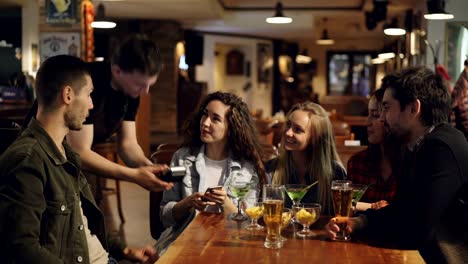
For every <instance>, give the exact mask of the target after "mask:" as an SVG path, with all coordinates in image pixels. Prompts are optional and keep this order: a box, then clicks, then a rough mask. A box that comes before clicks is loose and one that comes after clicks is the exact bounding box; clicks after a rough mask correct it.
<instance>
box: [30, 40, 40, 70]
mask: <svg viewBox="0 0 468 264" xmlns="http://www.w3.org/2000/svg"><path fill="white" fill-rule="evenodd" d="M38 69H39V48H38V46H37V43H33V44H31V70H32V71H33V72H37V70H38Z"/></svg>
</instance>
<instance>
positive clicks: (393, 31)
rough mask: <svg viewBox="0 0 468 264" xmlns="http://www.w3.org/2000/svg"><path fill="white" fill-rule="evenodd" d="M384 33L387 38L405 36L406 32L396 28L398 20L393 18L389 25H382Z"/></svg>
mask: <svg viewBox="0 0 468 264" xmlns="http://www.w3.org/2000/svg"><path fill="white" fill-rule="evenodd" d="M384 33H385V35H389V36H401V35H404V34H406V30H405V29H404V28H401V27H399V26H398V19H397V18H396V17H394V18H393V19H392V22H391V23H390V24H386V25H384Z"/></svg>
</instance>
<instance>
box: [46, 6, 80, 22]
mask: <svg viewBox="0 0 468 264" xmlns="http://www.w3.org/2000/svg"><path fill="white" fill-rule="evenodd" d="M78 5H79V4H78V0H45V9H46V12H45V13H46V22H47V23H53V24H57V23H58V24H74V23H76V22H78V21H79V18H78Z"/></svg>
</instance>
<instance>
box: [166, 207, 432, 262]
mask: <svg viewBox="0 0 468 264" xmlns="http://www.w3.org/2000/svg"><path fill="white" fill-rule="evenodd" d="M327 222H328V219H327V218H324V217H322V218H321V220H320V221H319V222H318V223H315V224H314V225H312V226H311V229H312V230H314V229H317V228H319V227H321V226H323V225H324V224H326V223H327ZM247 225H248V221H244V222H240V223H238V222H235V221H233V220H230V219H227V217H226V216H224V215H222V214H210V213H200V214H199V215H198V216H196V218H195V219H194V220H193V221H192V223H190V225H189V226H188V227H187V228H186V229H185V230H184V232H183V233H182V234H181V235H180V236H179V237H178V238H177V240H176V241H175V242H174V243H173V244H172V245H171V246H170V247H169V248H168V250H167V251H166V252H165V253H164V254H163V255H162V256H161V258H160V259H159V260H158V262H157V263H174V264H175V263H181V264H182V263H184V264H185V263H210V264H211V263H237V264H247V263H424V261H423V259H422V257H421V256H420V255H419V253H418V252H417V251H416V250H399V249H390V248H380V247H374V246H370V245H366V244H364V243H362V242H361V243H360V242H336V241H329V240H327V238H326V235H325V231H324V230H323V229H322V228H319V229H318V230H314V232H315V233H316V234H317V236H316V237H313V238H305V239H304V238H301V237H297V236H296V235H295V234H294V232H295V231H298V228H300V227H299V226H298V225H294V226H293V225H290V226H289V227H288V228H287V229H286V230H283V236H284V237H286V238H287V241H286V242H285V244H284V246H283V248H281V249H276V250H275V249H267V248H264V246H263V242H264V240H265V231H264V230H260V231H249V230H246V229H245V227H246V226H247Z"/></svg>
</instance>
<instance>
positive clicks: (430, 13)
mask: <svg viewBox="0 0 468 264" xmlns="http://www.w3.org/2000/svg"><path fill="white" fill-rule="evenodd" d="M424 18H425V19H429V20H448V19H453V18H454V16H453V15H452V14H450V13H447V12H446V11H445V0H427V14H425V15H424Z"/></svg>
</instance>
